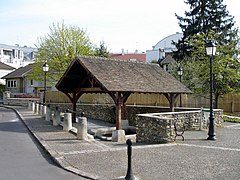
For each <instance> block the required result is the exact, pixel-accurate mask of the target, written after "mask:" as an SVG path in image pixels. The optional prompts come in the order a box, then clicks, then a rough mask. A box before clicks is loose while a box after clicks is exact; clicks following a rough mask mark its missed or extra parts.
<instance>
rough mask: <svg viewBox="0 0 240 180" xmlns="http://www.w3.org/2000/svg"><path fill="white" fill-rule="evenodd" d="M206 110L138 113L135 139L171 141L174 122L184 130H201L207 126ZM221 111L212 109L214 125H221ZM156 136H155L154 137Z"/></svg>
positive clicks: (173, 133)
mask: <svg viewBox="0 0 240 180" xmlns="http://www.w3.org/2000/svg"><path fill="white" fill-rule="evenodd" d="M208 115H209V112H207V111H202V110H199V111H185V112H168V113H149V114H138V115H137V117H136V132H137V134H136V138H137V141H140V142H147V143H149V142H150V143H164V142H169V141H173V138H174V136H175V132H174V123H177V124H178V125H179V126H181V127H183V124H184V125H185V130H201V129H207V128H208ZM222 115H223V111H222V110H220V109H219V110H214V118H215V125H216V126H220V127H223V116H222ZM156 136H157V137H156Z"/></svg>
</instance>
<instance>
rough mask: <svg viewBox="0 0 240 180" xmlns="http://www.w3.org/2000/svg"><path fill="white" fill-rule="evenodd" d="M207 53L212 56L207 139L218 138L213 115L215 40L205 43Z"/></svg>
mask: <svg viewBox="0 0 240 180" xmlns="http://www.w3.org/2000/svg"><path fill="white" fill-rule="evenodd" d="M205 47H206V52H207V55H209V56H210V115H209V130H208V138H207V140H216V137H215V136H216V134H215V132H214V117H213V72H212V62H213V56H214V55H215V53H216V46H215V44H214V43H213V42H211V41H209V42H207V43H206V45H205Z"/></svg>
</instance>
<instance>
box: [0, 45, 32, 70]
mask: <svg viewBox="0 0 240 180" xmlns="http://www.w3.org/2000/svg"><path fill="white" fill-rule="evenodd" d="M36 51H37V48H31V47H27V46H24V47H20V46H19V45H17V44H16V45H15V46H11V45H6V44H0V62H2V63H4V64H7V65H9V66H12V67H14V68H16V69H17V68H19V67H23V66H26V65H28V64H30V63H33V62H35V57H34V53H35V52H36Z"/></svg>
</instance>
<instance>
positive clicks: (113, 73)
mask: <svg viewBox="0 0 240 180" xmlns="http://www.w3.org/2000/svg"><path fill="white" fill-rule="evenodd" d="M56 88H57V89H58V90H59V91H62V92H63V93H65V94H66V95H67V96H68V97H69V98H70V100H71V102H72V106H73V112H75V111H76V103H77V101H78V99H79V98H80V97H81V95H82V94H84V93H106V94H109V96H111V97H112V99H113V101H114V103H115V105H116V129H117V130H120V129H121V111H122V109H123V107H124V104H125V102H126V101H127V99H128V97H129V96H130V95H131V94H132V93H160V94H164V96H165V97H166V98H167V99H168V101H169V106H170V111H173V109H174V102H175V100H176V99H177V97H178V96H179V95H180V94H182V93H183V94H186V93H192V92H191V91H190V90H189V89H188V88H187V87H185V86H184V85H183V84H182V83H181V82H180V81H178V80H177V79H175V78H174V77H173V76H172V75H170V74H169V73H168V72H166V71H164V70H163V69H162V68H161V67H160V66H159V65H158V64H146V63H139V62H131V61H121V60H113V59H107V58H101V57H76V58H75V59H73V60H72V62H71V63H70V65H69V67H68V68H67V70H66V72H65V73H64V74H63V76H62V77H61V79H60V80H59V81H58V83H57V84H56ZM72 117H73V120H74V119H75V117H76V114H74V113H73V116H72Z"/></svg>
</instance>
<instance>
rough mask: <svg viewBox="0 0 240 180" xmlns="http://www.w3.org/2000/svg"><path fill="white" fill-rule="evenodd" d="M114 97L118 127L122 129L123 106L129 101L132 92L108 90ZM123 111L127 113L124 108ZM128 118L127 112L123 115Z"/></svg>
mask: <svg viewBox="0 0 240 180" xmlns="http://www.w3.org/2000/svg"><path fill="white" fill-rule="evenodd" d="M108 94H109V95H110V96H111V97H112V99H113V101H114V103H115V105H116V129H117V130H120V129H122V125H121V120H122V108H124V107H123V106H124V103H125V102H126V101H127V99H128V97H129V96H130V95H131V92H108ZM123 113H125V111H124V109H123ZM123 117H124V118H126V114H124V115H123Z"/></svg>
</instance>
